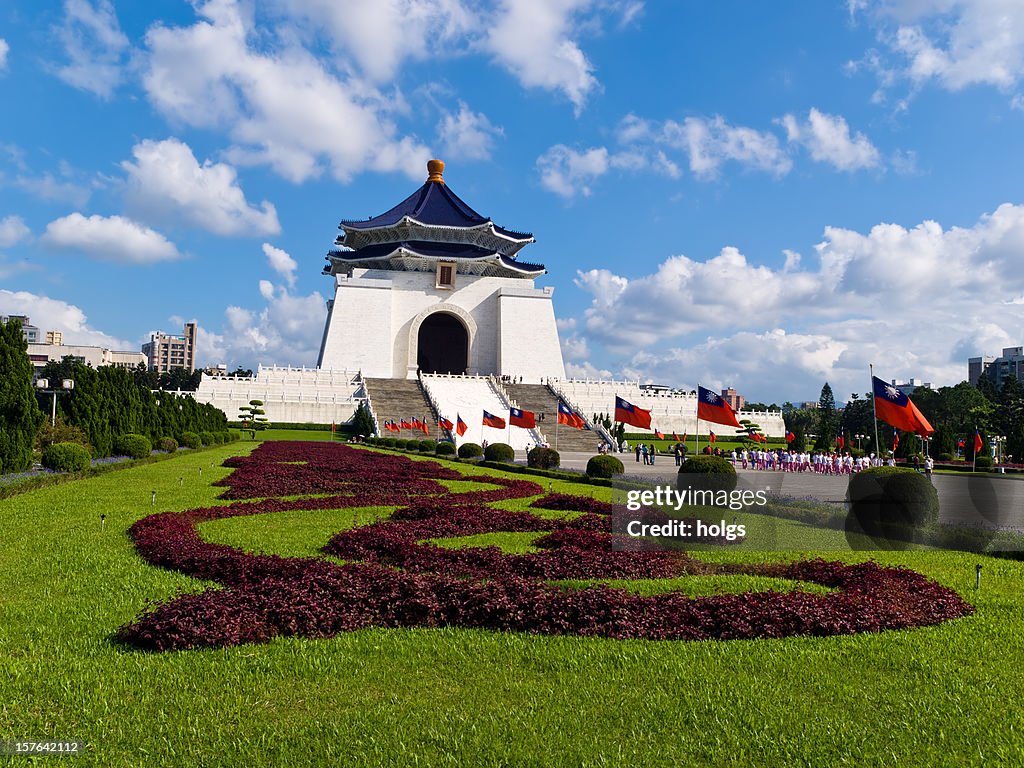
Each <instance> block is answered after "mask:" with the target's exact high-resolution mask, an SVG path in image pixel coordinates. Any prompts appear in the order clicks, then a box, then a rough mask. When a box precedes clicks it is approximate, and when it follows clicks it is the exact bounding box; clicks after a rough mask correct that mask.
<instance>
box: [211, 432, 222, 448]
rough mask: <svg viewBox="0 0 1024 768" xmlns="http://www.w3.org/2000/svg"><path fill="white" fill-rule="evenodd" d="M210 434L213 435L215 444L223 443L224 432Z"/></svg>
mask: <svg viewBox="0 0 1024 768" xmlns="http://www.w3.org/2000/svg"><path fill="white" fill-rule="evenodd" d="M210 434H211V435H212V436H213V445H221V444H222V443H223V442H224V433H223V432H211V433H210Z"/></svg>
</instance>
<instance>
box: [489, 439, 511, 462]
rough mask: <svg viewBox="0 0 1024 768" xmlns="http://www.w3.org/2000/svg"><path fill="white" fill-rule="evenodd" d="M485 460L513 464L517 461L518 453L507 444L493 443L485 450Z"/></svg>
mask: <svg viewBox="0 0 1024 768" xmlns="http://www.w3.org/2000/svg"><path fill="white" fill-rule="evenodd" d="M484 458H485V459H486V460H487V461H505V462H509V463H511V462H513V461H515V460H516V452H515V450H514V449H513V448H512V446H511V445H509V444H507V443H491V444H490V445H488V446H487V447H486V448H484Z"/></svg>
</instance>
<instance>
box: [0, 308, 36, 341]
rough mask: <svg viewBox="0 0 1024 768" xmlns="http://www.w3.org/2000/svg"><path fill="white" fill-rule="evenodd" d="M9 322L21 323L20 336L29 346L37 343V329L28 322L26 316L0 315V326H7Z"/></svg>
mask: <svg viewBox="0 0 1024 768" xmlns="http://www.w3.org/2000/svg"><path fill="white" fill-rule="evenodd" d="M10 320H20V321H21V335H22V336H24V337H25V341H27V342H28V343H29V344H38V343H39V329H38V328H36V327H35V326H34V325H32V324H31V323H30V322H29V319H28V315H0V324H3V325H7V322H8V321H10Z"/></svg>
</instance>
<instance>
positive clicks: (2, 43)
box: [0, 37, 11, 72]
mask: <svg viewBox="0 0 1024 768" xmlns="http://www.w3.org/2000/svg"><path fill="white" fill-rule="evenodd" d="M10 50H11V46H10V45H8V44H7V41H6V40H4V39H3V38H2V37H0V72H3V71H4V70H5V69H7V53H8V51H10Z"/></svg>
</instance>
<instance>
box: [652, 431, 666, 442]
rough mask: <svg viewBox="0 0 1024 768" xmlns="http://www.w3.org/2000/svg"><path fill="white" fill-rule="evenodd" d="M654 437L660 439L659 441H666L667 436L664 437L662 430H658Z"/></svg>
mask: <svg viewBox="0 0 1024 768" xmlns="http://www.w3.org/2000/svg"><path fill="white" fill-rule="evenodd" d="M654 436H655V437H656V438H658V439H659V440H664V439H665V435H663V434H662V433H661V430H658V429H656V430H654Z"/></svg>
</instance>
